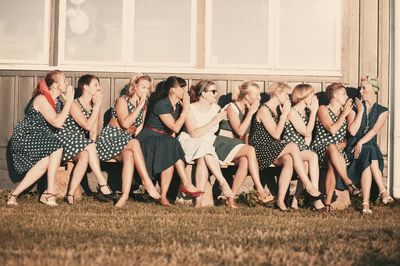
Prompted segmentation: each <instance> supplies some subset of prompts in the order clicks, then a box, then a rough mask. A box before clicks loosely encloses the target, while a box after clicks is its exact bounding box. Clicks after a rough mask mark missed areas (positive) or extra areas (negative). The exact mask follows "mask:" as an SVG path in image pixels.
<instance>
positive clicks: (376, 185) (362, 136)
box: [346, 77, 394, 214]
mask: <svg viewBox="0 0 400 266" xmlns="http://www.w3.org/2000/svg"><path fill="white" fill-rule="evenodd" d="M378 92H379V86H378V84H377V81H376V80H374V79H371V78H369V77H363V78H362V79H361V90H360V94H361V99H362V101H363V103H362V105H363V106H364V108H358V109H359V110H358V111H359V112H360V113H361V115H362V119H361V126H360V127H359V129H358V130H357V131H356V134H354V137H351V138H350V139H349V141H348V147H347V148H346V154H347V156H348V158H349V161H350V165H349V168H348V169H347V172H348V174H349V177H350V178H351V179H352V180H353V181H354V183H355V184H357V185H361V189H362V192H363V203H362V213H364V214H370V213H372V211H371V209H370V207H369V201H370V198H372V200H373V201H374V200H375V199H376V198H377V196H378V195H379V196H380V199H381V201H382V203H383V204H385V205H386V204H391V203H393V202H394V200H393V198H392V197H391V196H390V195H389V193H388V192H387V190H386V188H385V185H384V183H383V175H382V171H383V167H384V162H383V156H382V153H381V150H380V149H379V146H378V144H377V134H378V133H379V132H380V131H381V129H382V127H383V126H384V125H385V123H386V121H387V117H388V109H387V108H386V107H384V106H382V105H380V104H378V103H377V95H376V94H377V93H378ZM363 109H364V112H362V110H363ZM357 115H359V114H357ZM372 180H373V181H374V182H372ZM372 185H373V187H372V188H373V189H372V190H371V186H372ZM378 192H379V194H378Z"/></svg>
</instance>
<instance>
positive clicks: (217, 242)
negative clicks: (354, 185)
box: [0, 191, 400, 265]
mask: <svg viewBox="0 0 400 266" xmlns="http://www.w3.org/2000/svg"><path fill="white" fill-rule="evenodd" d="M0 195H1V201H2V202H3V203H2V204H1V207H0V224H1V227H0V265H47V264H57V265H59V264H62V265H76V264H88V265H95V264H102V265H111V264H113V265H132V264H138V265H149V264H152V265H154V264H158V265H166V264H170V265H175V264H180V265H182V264H191V265H198V264H210V265H211V264H213V265H214V264H223V265H225V264H228V265H231V264H237V265H243V264H246V265H247V264H252V265H260V264H262V265H269V264H274V265H276V264H295V265H310V264H311V265H322V264H325V265H349V264H355V265H398V264H399V263H400V241H399V240H400V222H399V221H400V206H399V205H396V206H394V207H391V208H390V207H383V206H374V207H373V211H374V213H373V215H370V216H362V215H361V214H360V213H359V212H356V211H355V210H354V209H353V208H350V209H348V210H345V211H341V212H337V213H336V214H335V215H327V214H318V213H314V212H312V211H310V210H301V211H298V212H291V213H282V212H280V211H278V210H274V209H271V208H265V207H261V206H258V207H255V208H249V207H242V208H240V209H237V210H231V209H228V208H226V207H211V208H204V209H194V208H192V207H188V206H182V205H178V206H173V207H171V208H163V207H161V206H158V205H156V204H152V203H138V202H134V201H130V202H129V203H128V205H127V207H126V208H125V209H123V210H118V209H115V208H114V207H113V206H112V204H104V203H98V202H96V201H94V200H92V199H90V198H86V199H84V200H82V201H80V202H79V203H78V204H77V205H75V206H68V205H66V204H61V206H59V207H56V208H49V207H47V206H44V205H41V204H39V203H37V197H32V196H31V197H24V198H22V199H20V200H19V203H20V206H18V207H17V208H6V207H5V204H4V203H5V198H6V192H4V191H3V192H1V193H0Z"/></svg>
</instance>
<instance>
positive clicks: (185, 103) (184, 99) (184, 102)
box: [182, 92, 190, 109]
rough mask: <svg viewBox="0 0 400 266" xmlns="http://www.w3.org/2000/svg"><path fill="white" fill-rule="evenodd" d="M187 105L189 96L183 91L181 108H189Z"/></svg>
mask: <svg viewBox="0 0 400 266" xmlns="http://www.w3.org/2000/svg"><path fill="white" fill-rule="evenodd" d="M189 105H190V96H189V94H187V93H186V92H185V93H184V94H183V99H182V108H183V109H189Z"/></svg>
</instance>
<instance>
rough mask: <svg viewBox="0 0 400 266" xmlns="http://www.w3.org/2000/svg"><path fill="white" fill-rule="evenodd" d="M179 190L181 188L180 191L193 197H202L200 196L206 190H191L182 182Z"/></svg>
mask: <svg viewBox="0 0 400 266" xmlns="http://www.w3.org/2000/svg"><path fill="white" fill-rule="evenodd" d="M179 190H180V192H182V193H183V194H185V195H186V196H188V197H193V198H196V197H200V196H201V195H203V193H204V192H202V191H189V190H187V189H186V188H185V187H184V186H183V185H182V184H181V186H180V187H179Z"/></svg>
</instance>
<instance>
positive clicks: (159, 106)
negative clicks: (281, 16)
mask: <svg viewBox="0 0 400 266" xmlns="http://www.w3.org/2000/svg"><path fill="white" fill-rule="evenodd" d="M171 111H172V110H171V107H170V106H168V105H167V102H166V101H164V100H160V101H158V102H157V103H156V105H155V106H154V114H156V115H163V114H170V113H171Z"/></svg>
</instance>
